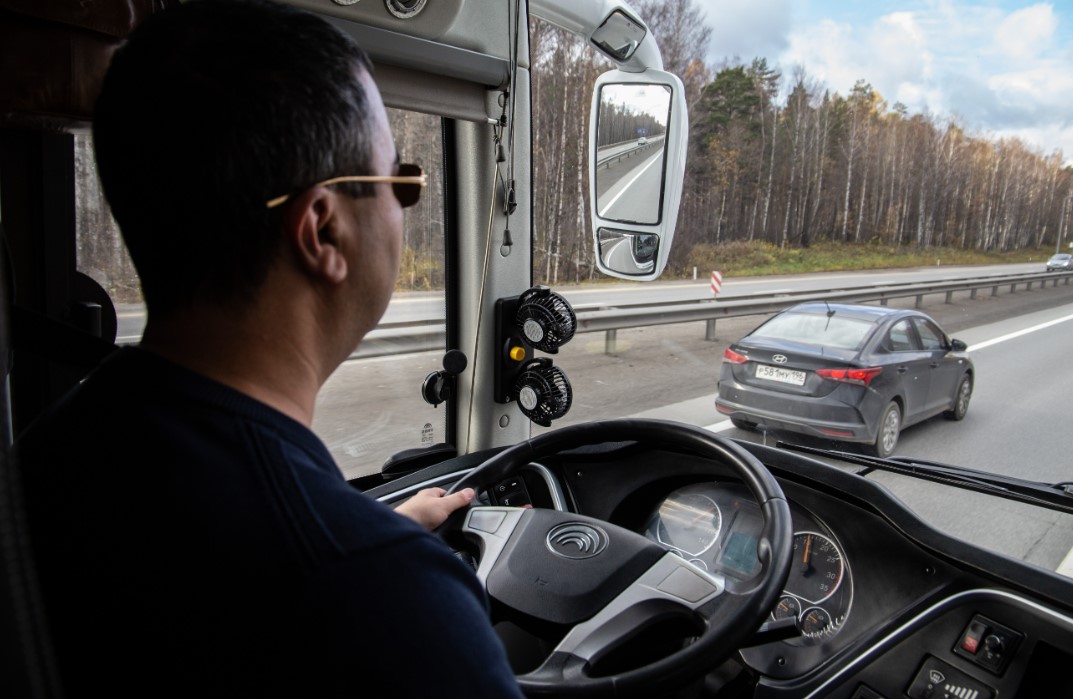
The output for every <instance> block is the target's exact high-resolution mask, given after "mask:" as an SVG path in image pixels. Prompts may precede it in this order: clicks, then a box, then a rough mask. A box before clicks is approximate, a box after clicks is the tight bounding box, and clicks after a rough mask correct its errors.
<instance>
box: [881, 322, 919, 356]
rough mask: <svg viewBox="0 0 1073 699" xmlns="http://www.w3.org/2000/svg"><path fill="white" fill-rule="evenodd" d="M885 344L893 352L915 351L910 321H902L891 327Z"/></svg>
mask: <svg viewBox="0 0 1073 699" xmlns="http://www.w3.org/2000/svg"><path fill="white" fill-rule="evenodd" d="M885 344H886V347H887V349H888V350H890V351H891V352H905V351H907V350H911V349H914V347H913V340H912V337H911V335H910V330H909V320H908V319H907V320H900V321H898V322H897V323H895V324H894V325H893V326H892V327H891V329H890V332H889V333H888V334H887V341H886V343H885Z"/></svg>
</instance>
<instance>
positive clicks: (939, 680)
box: [905, 656, 995, 699]
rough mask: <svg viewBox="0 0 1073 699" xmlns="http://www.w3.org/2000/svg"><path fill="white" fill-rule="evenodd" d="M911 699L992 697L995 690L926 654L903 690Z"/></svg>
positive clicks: (982, 698) (973, 698) (988, 698)
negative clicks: (917, 670) (911, 682)
mask: <svg viewBox="0 0 1073 699" xmlns="http://www.w3.org/2000/svg"><path fill="white" fill-rule="evenodd" d="M905 693H906V694H908V695H909V696H910V697H912V698H913V699H994V696H995V691H994V690H993V689H991V688H990V687H988V686H987V685H985V684H984V683H982V682H980V681H979V680H976V679H974V678H972V677H969V676H968V675H966V674H965V673H964V672H962V671H960V670H958V669H957V668H954V667H951V666H950V665H947V664H946V663H944V662H943V661H941V660H939V659H938V658H933V657H931V656H928V657H926V658H925V659H924V663H923V664H922V665H921V666H920V671H919V672H917V676H916V678H914V679H913V684H911V685H909V689H907V690H905Z"/></svg>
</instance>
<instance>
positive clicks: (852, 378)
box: [816, 366, 883, 386]
mask: <svg viewBox="0 0 1073 699" xmlns="http://www.w3.org/2000/svg"><path fill="white" fill-rule="evenodd" d="M882 372H883V367H878V366H876V367H870V368H868V369H857V368H855V367H846V368H844V369H817V370H816V373H817V374H819V375H820V376H822V377H823V378H825V379H830V380H831V381H841V382H843V383H852V384H857V385H858V386H867V385H868V383H869V382H870V381H871V380H872V379H874V378H875V377H877V376H879V375H880V374H881V373H882Z"/></svg>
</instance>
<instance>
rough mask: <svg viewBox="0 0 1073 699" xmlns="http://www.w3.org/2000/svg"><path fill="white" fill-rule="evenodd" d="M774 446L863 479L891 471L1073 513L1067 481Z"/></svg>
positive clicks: (800, 446)
mask: <svg viewBox="0 0 1073 699" xmlns="http://www.w3.org/2000/svg"><path fill="white" fill-rule="evenodd" d="M775 446H776V447H778V448H780V449H786V450H789V451H798V452H802V453H804V454H813V455H815V456H825V457H829V458H833V459H838V460H840V461H845V462H847V463H853V464H860V465H861V466H864V468H863V469H861V470H859V471H856V473H857V475H861V476H867V475H868V474H869V473H871V472H872V471H877V470H878V471H890V472H892V473H900V474H903V475H906V476H913V477H914V478H921V479H924V480H929V481H935V482H936V483H943V484H945V485H951V486H954V487H956V488H964V489H966V490H974V491H976V492H978V493H986V494H988V495H998V496H1000V497H1004V498H1008V499H1010V500H1017V501H1019V502H1024V503H1028V504H1031V505H1038V506H1040V507H1046V508H1049V509H1052V510H1057V511H1059V512H1065V513H1067V514H1073V483H1071V482H1068V481H1063V482H1061V483H1041V482H1039V481H1030V480H1025V479H1023V478H1016V477H1014V476H1003V475H1001V474H997V473H990V472H988V471H979V470H977V469H973V468H967V467H964V466H953V465H951V464H944V463H939V462H937V461H927V460H925V459H910V458H908V457H904V456H892V457H890V458H886V459H883V458H880V457H878V456H868V455H867V454H854V453H853V452H848V451H839V450H837V449H821V448H819V447H809V446H805V445H803V444H790V443H788V442H776V444H775Z"/></svg>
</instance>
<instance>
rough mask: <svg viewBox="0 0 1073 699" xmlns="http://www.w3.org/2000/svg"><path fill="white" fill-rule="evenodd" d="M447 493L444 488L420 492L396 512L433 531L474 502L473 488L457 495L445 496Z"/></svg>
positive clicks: (461, 491) (464, 489) (396, 509)
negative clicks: (457, 511) (460, 509)
mask: <svg viewBox="0 0 1073 699" xmlns="http://www.w3.org/2000/svg"><path fill="white" fill-rule="evenodd" d="M446 492H447V491H446V490H444V489H443V488H425V489H424V490H419V491H417V494H416V495H414V496H413V497H412V498H410V499H409V500H407V501H406V502H404V503H402V504H401V505H399V506H398V507H396V508H395V511H396V512H398V513H399V514H400V515H405V516H406V517H409V518H410V519H412V520H413V521H415V522H417V523H418V524H420V525H421V526H422V527H424V528H425V529H427V530H429V531H432V530H433V529H435V528H436V527H438V526H440V525H441V524H443V523H444V521H445V520H446V519H447V517H448V515H450V514H451V513H452V512H454V511H455V510H457V509H459V508H462V507H465V506H466V505H468V504H469V503H470V502H471V501H472V500H473V488H463V489H462V490H460V491H458V492H457V493H453V494H451V495H447V496H445V495H444V493H446Z"/></svg>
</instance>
